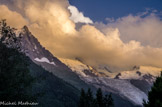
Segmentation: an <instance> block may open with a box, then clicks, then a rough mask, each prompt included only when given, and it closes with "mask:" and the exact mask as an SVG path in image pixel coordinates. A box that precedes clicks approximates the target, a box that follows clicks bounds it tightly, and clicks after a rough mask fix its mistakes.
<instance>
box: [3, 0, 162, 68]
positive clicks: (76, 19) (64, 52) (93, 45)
mask: <svg viewBox="0 0 162 107" xmlns="http://www.w3.org/2000/svg"><path fill="white" fill-rule="evenodd" d="M108 1H109V2H108ZM130 1H132V2H130ZM144 1H145V2H144ZM160 5H161V1H160V0H159V1H158V0H129V1H128V0H125V2H122V1H121V0H120V1H115V0H105V1H104V0H102V1H101V0H96V1H95V0H93V1H92V0H70V1H68V0H39V1H38V0H0V10H1V11H0V19H7V23H8V24H9V25H10V26H12V27H15V28H18V29H21V28H22V27H23V26H24V25H27V26H28V28H29V30H30V31H31V33H32V34H33V35H34V36H35V37H36V38H38V40H39V41H40V43H41V44H42V45H43V46H44V47H45V48H46V49H48V50H49V51H50V52H51V53H52V54H53V55H54V56H57V57H60V58H68V59H76V58H78V59H80V60H81V61H82V62H84V63H85V64H87V65H90V66H92V67H99V66H101V65H104V66H108V67H112V68H114V67H116V68H125V69H127V68H131V67H133V66H135V65H136V66H140V65H145V66H155V67H161V68H162V57H161V55H162V42H161V40H162V30H161V29H162V19H161V14H162V9H161V7H160ZM78 26H79V27H78ZM76 28H77V29H76Z"/></svg>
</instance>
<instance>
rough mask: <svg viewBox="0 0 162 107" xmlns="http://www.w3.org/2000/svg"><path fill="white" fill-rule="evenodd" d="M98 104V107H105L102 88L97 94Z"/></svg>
mask: <svg viewBox="0 0 162 107" xmlns="http://www.w3.org/2000/svg"><path fill="white" fill-rule="evenodd" d="M96 104H97V107H103V95H102V90H101V88H99V89H98V90H97V93H96Z"/></svg>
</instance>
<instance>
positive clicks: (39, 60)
mask: <svg viewBox="0 0 162 107" xmlns="http://www.w3.org/2000/svg"><path fill="white" fill-rule="evenodd" d="M34 60H35V61H37V62H46V63H48V64H52V65H56V64H55V63H54V62H50V61H49V60H48V59H47V58H45V57H42V58H41V59H39V58H35V59H34Z"/></svg>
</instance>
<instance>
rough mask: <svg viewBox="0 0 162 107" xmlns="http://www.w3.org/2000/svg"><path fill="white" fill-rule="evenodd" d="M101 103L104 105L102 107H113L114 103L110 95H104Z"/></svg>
mask: <svg viewBox="0 0 162 107" xmlns="http://www.w3.org/2000/svg"><path fill="white" fill-rule="evenodd" d="M103 103H104V107H113V106H114V101H113V99H112V96H111V94H109V95H107V94H106V95H105V97H104V100H103Z"/></svg>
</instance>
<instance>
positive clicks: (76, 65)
mask: <svg viewBox="0 0 162 107" xmlns="http://www.w3.org/2000/svg"><path fill="white" fill-rule="evenodd" d="M59 60H60V61H61V62H63V63H64V64H65V65H67V66H68V67H69V68H70V69H71V70H72V71H74V72H76V73H77V74H79V75H81V76H83V77H86V76H87V75H86V74H85V73H84V72H82V71H84V70H88V69H92V68H91V67H88V66H87V65H85V64H83V63H81V62H80V61H78V60H73V59H66V58H59Z"/></svg>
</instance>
